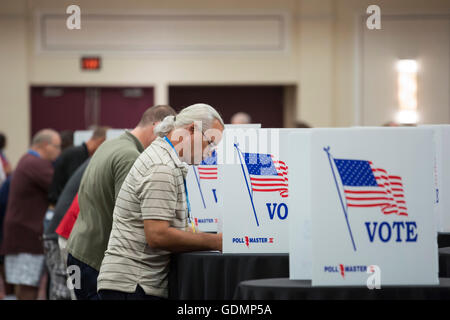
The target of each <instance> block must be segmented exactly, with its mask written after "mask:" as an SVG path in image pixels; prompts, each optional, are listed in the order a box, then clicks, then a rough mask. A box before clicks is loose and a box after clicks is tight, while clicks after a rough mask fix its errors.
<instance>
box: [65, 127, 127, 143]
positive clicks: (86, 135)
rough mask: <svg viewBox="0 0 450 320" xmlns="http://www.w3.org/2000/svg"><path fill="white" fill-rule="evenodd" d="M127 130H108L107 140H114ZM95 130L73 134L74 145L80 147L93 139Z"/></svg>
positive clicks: (78, 131)
mask: <svg viewBox="0 0 450 320" xmlns="http://www.w3.org/2000/svg"><path fill="white" fill-rule="evenodd" d="M125 130H126V129H108V130H107V131H106V140H110V139H114V138H117V137H118V136H120V135H121V134H122V133H124V132H125ZM93 132H94V130H77V131H75V132H74V133H73V145H74V146H79V145H81V144H82V143H83V142H86V141H88V140H89V139H90V138H91V137H92V133H93Z"/></svg>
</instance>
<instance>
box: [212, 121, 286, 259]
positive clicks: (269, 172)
mask: <svg viewBox="0 0 450 320" xmlns="http://www.w3.org/2000/svg"><path fill="white" fill-rule="evenodd" d="M249 130H250V129H249ZM289 132H290V130H283V129H257V130H251V131H246V132H242V131H233V130H226V134H225V135H224V137H223V140H222V142H223V150H224V151H223V153H222V157H220V154H219V166H218V172H219V177H220V179H221V181H220V188H219V191H220V194H221V197H220V200H219V212H220V216H221V218H220V220H222V221H223V230H222V231H223V252H224V253H249V252H254V253H287V252H289V225H288V221H289V212H290V211H289V207H288V203H287V200H288V198H289V194H290V191H289V179H288V170H289V164H288V163H287V162H286V156H287V148H288V144H287V143H288V142H287V137H288V134H289Z"/></svg>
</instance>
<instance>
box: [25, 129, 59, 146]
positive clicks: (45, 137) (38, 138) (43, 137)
mask: <svg viewBox="0 0 450 320" xmlns="http://www.w3.org/2000/svg"><path fill="white" fill-rule="evenodd" d="M57 135H59V133H58V132H56V131H55V130H53V129H42V130H39V131H38V132H37V133H36V134H35V135H34V136H33V139H32V140H31V145H32V146H39V145H41V144H42V143H44V142H47V143H52V140H53V137H55V136H57Z"/></svg>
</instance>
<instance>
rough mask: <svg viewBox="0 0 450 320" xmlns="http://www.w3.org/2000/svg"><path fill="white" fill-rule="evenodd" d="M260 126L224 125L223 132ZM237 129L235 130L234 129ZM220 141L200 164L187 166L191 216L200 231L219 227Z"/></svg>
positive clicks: (243, 130)
mask: <svg viewBox="0 0 450 320" xmlns="http://www.w3.org/2000/svg"><path fill="white" fill-rule="evenodd" d="M258 128H261V124H247V125H230V124H226V125H225V132H227V131H228V132H229V131H233V130H234V131H233V132H235V133H237V134H239V133H244V132H245V131H246V130H248V129H250V130H253V129H258ZM236 130H237V131H236ZM222 148H223V144H222V143H220V144H219V146H218V148H217V152H216V153H215V154H214V156H212V157H211V158H209V159H205V160H204V161H203V162H202V164H201V165H198V166H189V171H188V174H187V177H186V185H187V189H188V193H189V202H190V205H191V211H192V212H191V216H192V218H193V220H194V221H193V222H194V224H195V226H196V228H197V229H198V230H200V231H202V232H217V231H218V228H219V219H220V217H219V208H218V206H219V204H218V201H219V199H220V197H221V194H220V191H219V189H220V187H221V177H220V176H219V174H218V164H217V160H218V154H220V153H222V152H223V151H222V150H223V149H222Z"/></svg>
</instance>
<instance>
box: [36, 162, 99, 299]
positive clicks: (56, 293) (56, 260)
mask: <svg viewBox="0 0 450 320" xmlns="http://www.w3.org/2000/svg"><path fill="white" fill-rule="evenodd" d="M89 160H90V158H88V159H87V160H86V161H84V162H83V164H82V165H81V166H79V167H78V169H77V170H76V171H75V172H74V174H73V175H72V176H71V177H70V179H69V181H67V183H66V185H65V187H64V189H63V191H62V192H61V195H60V196H59V199H58V202H57V203H56V206H55V209H54V215H53V218H52V219H51V221H50V222H49V223H48V225H47V227H46V228H45V229H44V236H43V239H44V253H45V261H46V264H47V269H48V272H49V278H50V289H49V299H50V300H70V299H74V298H75V296H71V293H72V292H71V291H70V290H69V288H68V287H67V272H66V270H67V257H66V256H67V254H66V253H65V252H66V242H67V240H66V239H67V238H62V237H59V236H58V234H57V232H56V229H57V227H58V225H59V224H60V222H61V220H63V218H64V217H65V215H66V212H68V210H69V208H70V206H71V203H72V201H73V200H74V198H75V197H76V195H77V192H78V188H79V187H80V183H81V178H82V177H83V173H84V171H85V170H86V168H87V166H88V164H89Z"/></svg>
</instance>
